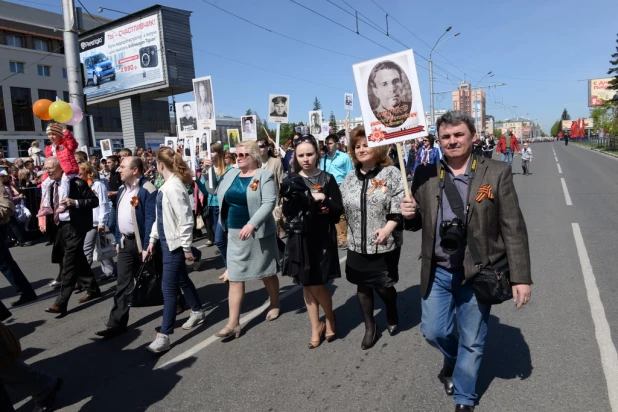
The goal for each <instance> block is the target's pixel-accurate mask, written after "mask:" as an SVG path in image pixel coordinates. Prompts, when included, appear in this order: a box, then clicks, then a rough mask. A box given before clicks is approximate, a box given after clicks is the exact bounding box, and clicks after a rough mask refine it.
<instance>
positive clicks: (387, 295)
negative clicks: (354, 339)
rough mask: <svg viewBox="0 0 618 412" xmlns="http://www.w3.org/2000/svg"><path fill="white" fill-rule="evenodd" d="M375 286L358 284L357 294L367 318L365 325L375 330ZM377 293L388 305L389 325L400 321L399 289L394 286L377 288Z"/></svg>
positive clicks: (364, 315)
mask: <svg viewBox="0 0 618 412" xmlns="http://www.w3.org/2000/svg"><path fill="white" fill-rule="evenodd" d="M373 291H374V289H373V288H370V287H369V286H362V285H358V289H357V292H356V294H357V296H358V303H360V307H361V311H362V312H363V317H364V318H365V327H366V328H367V329H371V330H373V327H374V325H375V321H374V319H373V308H374V297H373ZM375 291H376V293H377V294H378V296H380V299H382V301H383V302H384V305H386V321H387V323H388V324H389V325H397V324H398V323H399V315H398V313H397V290H396V289H395V287H394V286H390V287H388V288H375Z"/></svg>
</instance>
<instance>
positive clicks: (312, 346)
mask: <svg viewBox="0 0 618 412" xmlns="http://www.w3.org/2000/svg"><path fill="white" fill-rule="evenodd" d="M320 324H321V328H320V334H319V336H320V337H319V339H318V340H310V341H309V349H315V348H317V347H318V346H320V345H321V344H322V342H323V341H324V332H325V331H326V325H325V324H324V322H320Z"/></svg>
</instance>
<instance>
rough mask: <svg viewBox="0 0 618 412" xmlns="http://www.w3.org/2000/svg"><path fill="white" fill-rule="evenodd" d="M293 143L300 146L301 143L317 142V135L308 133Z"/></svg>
mask: <svg viewBox="0 0 618 412" xmlns="http://www.w3.org/2000/svg"><path fill="white" fill-rule="evenodd" d="M292 143H293V144H294V147H296V146H298V145H299V144H301V143H313V144H317V143H316V141H315V137H313V136H312V135H310V134H306V135H304V136H303V137H299V138H298V139H296V140H294V141H293V142H292Z"/></svg>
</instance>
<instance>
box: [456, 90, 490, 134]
mask: <svg viewBox="0 0 618 412" xmlns="http://www.w3.org/2000/svg"><path fill="white" fill-rule="evenodd" d="M451 93H452V99H453V110H461V111H464V112H466V113H468V114H469V115H470V116H472V117H473V118H474V119H475V121H476V125H477V127H476V128H477V129H478V130H479V131H483V127H484V125H485V116H486V113H485V108H486V106H485V104H486V102H485V92H484V91H483V90H482V89H474V90H472V88H471V86H470V84H469V83H465V82H462V83H461V84H460V85H459V87H458V88H457V90H454V91H453V92H451Z"/></svg>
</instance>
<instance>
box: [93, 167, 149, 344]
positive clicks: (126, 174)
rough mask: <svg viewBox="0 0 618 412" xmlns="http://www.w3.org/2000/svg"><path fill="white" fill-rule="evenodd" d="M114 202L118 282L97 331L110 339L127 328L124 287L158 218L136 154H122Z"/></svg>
mask: <svg viewBox="0 0 618 412" xmlns="http://www.w3.org/2000/svg"><path fill="white" fill-rule="evenodd" d="M119 170H120V179H121V180H122V182H123V185H122V186H121V187H120V188H119V189H118V198H117V199H118V201H117V203H116V213H117V216H116V218H117V220H116V233H115V238H116V249H117V250H118V284H117V285H116V294H115V295H114V306H113V307H112V311H111V312H110V314H109V320H108V321H107V329H104V330H102V331H99V332H96V334H97V335H98V336H101V337H103V338H113V337H115V336H118V335H121V334H123V333H125V332H126V331H127V324H128V323H129V301H128V298H127V296H126V291H127V288H128V287H129V285H130V283H131V280H132V279H133V277H134V276H135V275H137V271H138V270H139V268H140V266H141V264H142V262H143V261H144V260H145V259H146V256H147V253H146V249H147V248H148V242H149V239H150V231H151V230H152V225H153V224H154V222H155V220H156V217H157V189H156V188H155V187H154V185H153V184H152V183H150V182H149V181H148V180H147V179H146V178H145V177H144V163H143V162H142V159H140V158H139V157H135V156H130V157H125V158H124V159H123V161H122V163H121V164H120V169H119Z"/></svg>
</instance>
